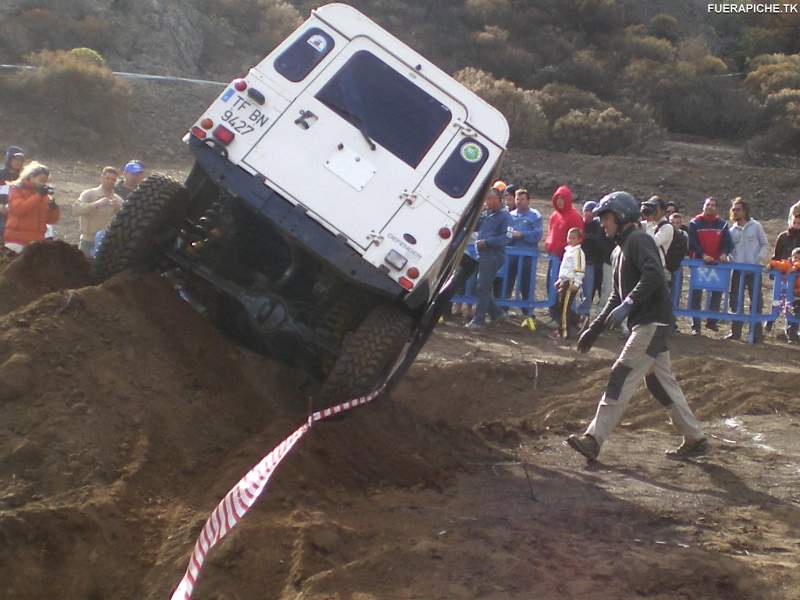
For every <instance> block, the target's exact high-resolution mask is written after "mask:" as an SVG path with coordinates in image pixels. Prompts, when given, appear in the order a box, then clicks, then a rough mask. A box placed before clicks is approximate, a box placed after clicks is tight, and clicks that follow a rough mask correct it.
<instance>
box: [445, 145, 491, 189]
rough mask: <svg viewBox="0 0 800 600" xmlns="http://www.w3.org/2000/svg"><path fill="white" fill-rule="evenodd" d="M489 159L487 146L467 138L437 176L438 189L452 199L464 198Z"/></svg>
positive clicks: (454, 151)
mask: <svg viewBox="0 0 800 600" xmlns="http://www.w3.org/2000/svg"><path fill="white" fill-rule="evenodd" d="M488 159H489V150H488V149H487V148H486V146H484V145H483V144H481V143H480V142H479V141H478V140H476V139H474V138H465V139H464V140H463V141H462V142H461V143H460V144H459V145H458V147H457V148H456V149H455V150H453V152H452V154H450V156H449V157H448V158H447V160H446V161H445V163H444V165H443V166H442V168H441V169H439V172H438V173H437V174H436V177H435V178H434V182H435V183H436V187H438V188H439V189H440V190H442V191H443V192H444V193H445V194H447V195H448V196H451V197H452V198H462V197H463V196H464V194H466V193H467V190H468V189H469V187H470V186H471V185H472V182H473V181H475V177H477V175H478V173H480V171H481V169H482V168H483V165H484V164H485V163H486V161H487V160H488Z"/></svg>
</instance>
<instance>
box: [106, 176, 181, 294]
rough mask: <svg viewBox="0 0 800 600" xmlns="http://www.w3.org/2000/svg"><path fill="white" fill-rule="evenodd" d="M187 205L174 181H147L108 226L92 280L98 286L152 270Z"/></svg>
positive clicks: (151, 179)
mask: <svg viewBox="0 0 800 600" xmlns="http://www.w3.org/2000/svg"><path fill="white" fill-rule="evenodd" d="M187 205H188V194H187V192H186V188H184V187H183V185H181V184H180V183H178V182H177V181H175V180H174V179H171V178H170V177H167V176H165V175H151V176H150V177H148V178H147V179H145V180H144V181H143V182H142V183H141V184H140V185H139V187H138V188H136V189H135V190H134V191H133V192H131V195H130V196H128V200H127V201H126V202H125V204H124V205H123V207H122V209H121V210H120V211H119V212H118V213H117V214H116V215H115V216H114V220H113V221H112V222H111V225H109V226H108V229H107V230H106V235H105V237H104V238H103V242H102V244H100V248H99V249H98V251H97V254H96V256H95V258H94V261H92V278H93V279H94V280H95V281H98V282H99V281H105V280H106V279H108V278H109V277H111V276H113V275H116V274H117V273H120V272H122V271H125V270H127V269H133V270H136V271H146V270H148V269H152V268H153V267H154V266H155V263H156V260H157V258H158V252H159V249H160V245H161V243H162V242H163V241H164V240H165V239H169V238H170V236H171V235H172V234H173V232H177V226H178V224H179V223H180V222H181V221H182V220H183V218H184V216H185V211H186V207H187Z"/></svg>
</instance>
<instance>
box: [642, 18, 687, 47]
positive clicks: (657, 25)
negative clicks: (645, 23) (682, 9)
mask: <svg viewBox="0 0 800 600" xmlns="http://www.w3.org/2000/svg"><path fill="white" fill-rule="evenodd" d="M648 32H649V33H650V35H652V36H654V37H657V38H664V39H665V40H668V41H670V42H672V43H675V42H676V41H678V37H680V25H679V24H678V19H676V18H675V17H673V16H672V15H667V14H664V13H659V14H657V15H656V16H654V17H653V18H652V19H650V27H649V28H648Z"/></svg>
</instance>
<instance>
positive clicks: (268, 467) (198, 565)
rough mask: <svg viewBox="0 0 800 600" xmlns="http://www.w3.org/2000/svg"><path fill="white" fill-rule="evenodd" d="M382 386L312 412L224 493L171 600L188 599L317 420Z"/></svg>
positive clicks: (366, 398)
mask: <svg viewBox="0 0 800 600" xmlns="http://www.w3.org/2000/svg"><path fill="white" fill-rule="evenodd" d="M385 387H386V386H385V384H384V385H382V386H381V387H380V388H378V389H377V390H375V391H374V392H371V393H369V394H367V395H366V396H362V397H360V398H356V399H354V400H349V401H347V402H343V403H342V404H338V405H336V406H332V407H331V408H326V409H324V410H321V411H318V412H315V413H313V414H312V415H311V416H309V417H308V420H307V421H306V422H305V423H304V424H303V425H301V426H300V427H299V428H297V430H296V431H295V432H294V433H293V434H292V435H290V436H289V437H287V438H286V439H285V440H283V441H282V442H281V443H280V444H278V446H277V447H276V448H274V449H273V450H272V452H270V453H269V454H267V455H266V456H265V457H264V458H262V459H261V460H260V461H259V462H258V464H256V466H254V467H253V468H252V469H250V471H248V473H247V474H246V475H245V476H244V477H242V478H241V479H240V480H239V483H237V484H236V485H235V486H233V488H232V489H231V490H230V491H229V492H228V493H227V494H225V497H224V498H223V499H222V502H220V503H219V504H217V507H216V508H215V509H214V511H213V512H212V513H211V516H210V517H209V518H208V520H207V521H206V524H205V525H204V526H203V530H202V531H201V532H200V536H199V537H198V538H197V542H196V543H195V545H194V550H192V555H191V557H190V558H189V566H188V567H187V568H186V573H185V574H184V576H183V579H182V580H181V582H180V584H179V585H178V587H177V589H176V590H175V592H174V593H173V594H172V598H171V600H189V599H190V598H191V597H192V592H193V591H194V586H195V584H196V583H197V579H198V578H199V577H200V570H201V569H202V568H203V563H204V562H205V559H206V556H207V555H208V553H209V551H210V550H211V548H213V547H214V546H215V545H216V544H217V543H219V541H220V540H222V538H224V537H225V536H226V535H227V534H228V532H230V530H231V529H233V528H234V527H236V525H237V524H238V523H239V521H240V520H241V519H242V518H243V517H244V516H245V515H246V514H247V511H249V510H250V509H251V508H252V507H253V505H254V504H255V503H256V500H258V497H259V496H260V495H261V493H262V492H263V491H264V489H265V488H266V487H267V483H268V482H269V480H270V478H271V477H272V474H273V473H274V472H275V469H277V468H278V465H279V464H280V463H281V461H282V460H283V459H284V458H286V456H287V455H288V454H289V452H290V451H291V449H292V448H293V447H294V446H295V444H297V442H299V441H300V438H302V437H303V436H304V435H305V434H306V433H308V431H309V430H310V429H311V427H312V426H313V425H314V423H316V422H317V421H323V420H324V419H327V418H328V417H331V416H333V415H338V414H340V413H343V412H346V411H348V410H351V409H353V408H356V407H358V406H362V405H364V404H367V403H368V402H372V401H373V400H374V399H375V398H377V397H378V396H379V395H380V394H381V393H382V392H383V390H384V388H385Z"/></svg>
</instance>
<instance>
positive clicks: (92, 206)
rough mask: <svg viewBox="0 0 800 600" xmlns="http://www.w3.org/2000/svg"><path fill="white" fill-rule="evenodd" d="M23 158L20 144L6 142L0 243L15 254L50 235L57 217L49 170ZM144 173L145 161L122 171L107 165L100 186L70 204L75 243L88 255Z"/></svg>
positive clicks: (1, 176)
mask: <svg viewBox="0 0 800 600" xmlns="http://www.w3.org/2000/svg"><path fill="white" fill-rule="evenodd" d="M27 158H28V157H26V155H25V152H24V150H23V149H22V148H20V147H19V146H9V147H8V149H7V150H6V154H5V161H4V164H3V169H2V170H0V246H3V247H5V248H6V249H7V250H9V251H11V252H15V253H19V252H22V250H23V249H24V248H25V246H27V245H28V244H31V243H33V242H37V241H42V240H44V239H47V238H51V237H53V235H52V226H53V225H54V224H55V223H58V221H59V220H60V218H61V208H60V207H59V205H58V204H57V203H56V200H55V188H53V187H52V186H51V185H50V183H49V180H50V170H49V169H48V168H47V166H45V165H43V164H41V163H39V162H37V161H28V162H27V163H26V159H27ZM144 176H145V169H144V165H142V163H141V162H139V161H138V160H132V161H129V162H128V163H127V164H125V166H123V167H122V170H121V172H120V170H119V169H117V168H116V167H105V168H103V170H102V171H101V173H100V182H99V185H98V186H97V187H94V188H89V189H87V190H84V191H83V192H82V193H81V194H80V196H79V197H78V198H77V200H76V201H75V202H74V203H73V204H72V214H73V215H74V216H76V217H78V220H79V223H80V241H79V247H80V250H81V251H82V252H83V253H84V254H86V256H87V257H92V256H93V255H94V251H95V245H96V239H98V237H99V236H102V233H103V232H104V231H105V229H106V227H108V225H109V224H110V223H111V219H113V218H114V215H115V214H116V213H117V212H118V211H119V210H120V209H121V208H122V205H123V203H124V202H125V200H126V199H127V198H128V196H129V195H130V193H131V192H132V191H133V190H135V189H136V188H137V187H138V185H139V183H140V182H141V181H142V179H143V178H144Z"/></svg>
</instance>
